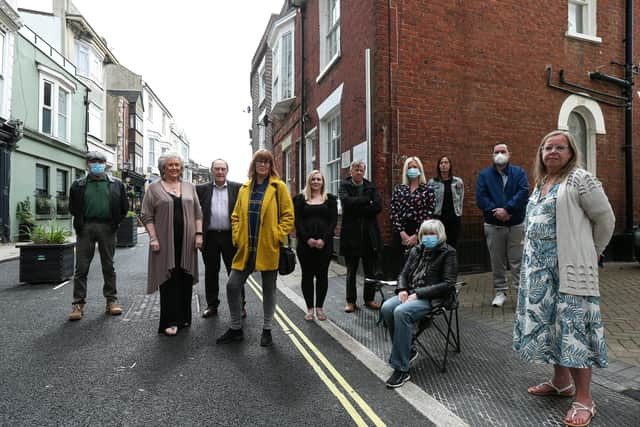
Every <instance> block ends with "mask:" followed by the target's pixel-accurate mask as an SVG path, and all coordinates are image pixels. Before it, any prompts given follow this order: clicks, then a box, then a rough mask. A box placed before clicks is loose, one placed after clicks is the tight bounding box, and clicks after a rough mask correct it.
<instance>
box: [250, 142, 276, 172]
mask: <svg viewBox="0 0 640 427" xmlns="http://www.w3.org/2000/svg"><path fill="white" fill-rule="evenodd" d="M258 160H262V161H265V160H268V161H269V176H274V177H276V178H278V179H279V178H280V175H279V174H278V171H277V170H276V165H275V164H274V163H275V162H274V159H273V154H271V151H269V150H265V149H264V148H262V149H260V150H258V151H256V152H255V153H253V158H252V159H251V164H250V165H249V173H248V175H249V179H253V177H254V176H255V175H256V162H257V161H258Z"/></svg>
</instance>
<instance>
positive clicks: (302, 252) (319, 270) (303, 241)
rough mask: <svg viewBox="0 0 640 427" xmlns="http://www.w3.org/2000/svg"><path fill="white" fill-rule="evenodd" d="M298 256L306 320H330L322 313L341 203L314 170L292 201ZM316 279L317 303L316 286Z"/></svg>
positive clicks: (318, 172) (320, 174) (320, 175)
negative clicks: (315, 317) (327, 190)
mask: <svg viewBox="0 0 640 427" xmlns="http://www.w3.org/2000/svg"><path fill="white" fill-rule="evenodd" d="M293 206H294V208H295V225H296V238H297V242H298V244H297V248H296V250H297V253H298V259H299V260H300V267H301V269H302V294H303V295H304V300H305V302H306V304H307V314H306V316H305V317H304V318H305V320H309V321H310V320H313V315H314V311H315V315H316V316H317V318H318V320H327V316H326V314H325V313H324V311H322V306H323V304H324V299H325V297H326V295H327V288H328V284H329V281H328V278H327V274H328V271H329V262H330V260H331V254H332V252H333V233H334V230H335V228H336V221H337V218H338V207H337V206H338V204H337V200H336V197H335V196H334V195H333V194H327V193H326V191H325V183H324V176H322V173H320V171H318V170H314V171H312V172H311V173H310V174H309V176H308V177H307V183H306V186H305V188H304V190H303V191H302V193H300V194H298V195H297V196H296V197H295V198H294V199H293ZM314 278H315V297H316V298H315V303H314V298H313V297H314V283H313V280H314Z"/></svg>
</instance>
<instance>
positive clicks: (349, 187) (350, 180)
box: [339, 160, 382, 313]
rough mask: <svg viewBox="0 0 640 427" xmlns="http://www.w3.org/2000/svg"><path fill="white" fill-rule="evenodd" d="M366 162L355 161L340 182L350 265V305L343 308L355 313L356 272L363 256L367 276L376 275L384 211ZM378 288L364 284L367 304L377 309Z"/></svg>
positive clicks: (343, 249)
mask: <svg viewBox="0 0 640 427" xmlns="http://www.w3.org/2000/svg"><path fill="white" fill-rule="evenodd" d="M364 173H365V163H364V162H363V161H362V160H354V161H353V162H352V163H351V176H349V177H347V178H346V179H344V180H342V182H341V183H340V190H339V194H340V203H341V204H342V225H341V227H340V255H342V256H344V258H345V261H346V264H347V305H346V307H345V308H344V311H346V312H347V313H353V312H354V311H355V309H356V299H357V292H356V273H357V271H358V265H359V264H360V258H362V267H363V270H364V275H365V277H373V276H374V274H375V265H376V260H377V258H378V254H379V253H380V248H381V246H382V241H381V237H380V227H379V226H378V219H377V215H378V214H379V213H380V211H382V199H381V197H380V193H379V192H378V190H376V187H375V186H374V185H373V184H372V183H371V182H370V181H368V180H366V179H365V178H364ZM374 296H375V287H374V286H372V285H367V284H366V283H365V285H364V295H363V297H364V305H365V306H367V307H369V308H370V309H372V310H378V309H379V308H380V304H378V303H377V302H375V301H374Z"/></svg>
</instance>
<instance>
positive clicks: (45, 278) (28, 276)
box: [16, 221, 75, 283]
mask: <svg viewBox="0 0 640 427" xmlns="http://www.w3.org/2000/svg"><path fill="white" fill-rule="evenodd" d="M30 237H31V242H29V243H22V244H19V245H16V246H17V247H18V248H19V249H20V282H25V283H53V282H62V281H64V280H67V279H69V278H71V277H72V276H73V266H74V253H73V248H74V246H75V243H72V242H70V241H69V237H71V231H70V230H69V229H68V228H66V227H63V226H61V225H58V224H57V223H56V222H55V221H52V222H50V223H49V225H48V226H45V225H37V226H35V227H34V228H33V230H32V231H31V233H30Z"/></svg>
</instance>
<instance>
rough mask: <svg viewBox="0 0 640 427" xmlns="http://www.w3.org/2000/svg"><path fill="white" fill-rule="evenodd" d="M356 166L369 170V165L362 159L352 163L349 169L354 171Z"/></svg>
mask: <svg viewBox="0 0 640 427" xmlns="http://www.w3.org/2000/svg"><path fill="white" fill-rule="evenodd" d="M354 166H362V167H363V168H364V169H365V170H367V164H366V163H365V162H364V160H362V159H358V160H354V161H353V162H351V166H350V167H349V169H353V167H354Z"/></svg>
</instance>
